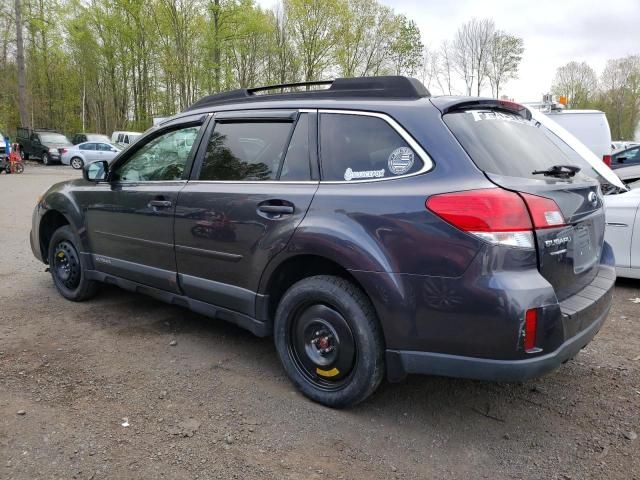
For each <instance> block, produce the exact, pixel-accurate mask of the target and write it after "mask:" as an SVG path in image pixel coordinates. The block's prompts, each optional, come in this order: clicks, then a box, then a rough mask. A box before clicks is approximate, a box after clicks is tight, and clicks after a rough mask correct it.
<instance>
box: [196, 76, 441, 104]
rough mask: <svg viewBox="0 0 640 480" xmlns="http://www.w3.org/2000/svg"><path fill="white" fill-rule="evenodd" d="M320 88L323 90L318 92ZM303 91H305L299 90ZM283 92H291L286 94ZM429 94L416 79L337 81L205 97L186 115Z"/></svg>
mask: <svg viewBox="0 0 640 480" xmlns="http://www.w3.org/2000/svg"><path fill="white" fill-rule="evenodd" d="M319 87H324V88H322V89H319ZM300 89H304V90H300ZM285 90H292V91H287V92H285ZM430 96H431V94H430V93H429V90H427V88H426V87H425V86H424V85H423V84H422V83H421V82H420V81H419V80H417V79H415V78H410V77H402V76H381V77H359V78H336V79H335V80H322V81H317V82H301V83H286V84H280V85H269V86H266V87H256V88H240V89H237V90H231V91H228V92H222V93H217V94H214V95H208V96H206V97H204V98H202V99H200V100H198V101H197V102H195V103H194V104H193V105H191V106H190V107H189V108H187V109H186V111H185V112H188V111H194V110H200V109H203V108H205V107H217V106H221V105H228V104H246V103H253V102H274V101H287V100H289V101H291V100H310V99H313V100H315V101H316V102H318V101H332V100H339V99H349V98H351V99H353V98H358V99H365V98H368V99H376V100H381V99H385V100H391V99H393V100H398V99H405V100H406V99H413V100H416V99H420V98H426V97H430Z"/></svg>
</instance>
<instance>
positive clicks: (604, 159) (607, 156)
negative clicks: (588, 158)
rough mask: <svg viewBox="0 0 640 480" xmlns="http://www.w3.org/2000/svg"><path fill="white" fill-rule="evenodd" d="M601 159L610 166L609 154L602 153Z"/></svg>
mask: <svg viewBox="0 0 640 480" xmlns="http://www.w3.org/2000/svg"><path fill="white" fill-rule="evenodd" d="M602 161H603V162H604V164H605V165H607V166H609V167H610V166H611V155H603V156H602Z"/></svg>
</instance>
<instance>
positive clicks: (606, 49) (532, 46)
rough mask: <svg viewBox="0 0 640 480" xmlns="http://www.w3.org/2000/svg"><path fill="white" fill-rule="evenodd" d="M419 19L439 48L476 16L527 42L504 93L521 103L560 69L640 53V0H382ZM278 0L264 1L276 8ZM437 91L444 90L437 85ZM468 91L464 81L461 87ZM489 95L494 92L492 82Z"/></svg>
mask: <svg viewBox="0 0 640 480" xmlns="http://www.w3.org/2000/svg"><path fill="white" fill-rule="evenodd" d="M379 1H381V3H383V4H384V5H387V6H389V7H391V8H393V9H394V11H395V12H396V13H403V14H405V15H407V16H408V17H409V18H411V19H413V20H414V21H415V22H416V23H417V24H418V27H419V28H420V31H421V33H422V41H423V43H425V45H428V46H429V47H431V48H437V47H438V45H440V43H441V42H442V41H443V40H449V39H451V38H453V36H454V34H455V31H456V30H457V29H458V27H459V26H460V25H461V24H463V23H464V22H466V21H468V20H470V19H471V18H473V17H477V18H493V20H494V21H495V23H496V27H497V28H498V29H500V30H504V31H506V32H508V33H511V34H513V35H517V36H519V37H521V38H522V39H523V40H524V46H525V52H524V56H523V59H522V63H521V65H520V70H519V75H518V79H516V80H511V81H510V82H508V83H507V84H506V85H505V86H504V87H503V88H502V93H503V94H506V95H508V96H509V97H511V98H513V99H515V100H516V101H520V102H525V101H536V100H541V99H542V95H543V94H544V93H547V92H548V91H549V90H550V87H551V83H552V82H553V77H554V75H555V72H556V69H557V68H558V67H560V66H562V65H564V64H566V63H567V62H569V61H572V60H576V61H579V62H581V61H585V62H587V63H588V64H589V65H591V67H592V68H594V69H595V71H596V73H597V74H598V75H599V74H600V73H601V72H602V70H603V69H604V67H605V64H606V62H607V60H608V59H611V58H620V57H624V56H626V55H631V54H638V55H640V0H422V1H420V0H379ZM277 2H278V0H258V3H259V4H260V5H262V6H263V7H272V6H273V5H275V4H276V3H277ZM431 89H432V90H433V92H432V93H434V94H438V93H442V92H439V91H438V89H437V86H435V85H434V86H432V87H431ZM458 90H459V91H458V93H463V92H464V90H465V88H464V84H462V85H459V86H458ZM484 93H485V94H489V93H490V90H489V87H488V84H487V87H486V92H484Z"/></svg>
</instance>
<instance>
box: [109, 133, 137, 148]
mask: <svg viewBox="0 0 640 480" xmlns="http://www.w3.org/2000/svg"><path fill="white" fill-rule="evenodd" d="M141 135H142V133H140V132H113V133H112V134H111V143H117V144H119V145H123V146H125V147H126V146H128V145H130V144H132V143H133V142H135V141H136V140H137V139H138V138H140V136H141Z"/></svg>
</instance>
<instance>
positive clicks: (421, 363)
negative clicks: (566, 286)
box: [386, 265, 616, 381]
mask: <svg viewBox="0 0 640 480" xmlns="http://www.w3.org/2000/svg"><path fill="white" fill-rule="evenodd" d="M615 279H616V276H615V270H614V269H613V267H612V266H609V265H601V267H600V270H599V273H598V275H597V276H596V277H595V278H594V280H593V281H592V282H591V284H589V285H588V286H586V287H585V288H584V289H583V290H581V291H580V292H578V293H577V294H576V295H574V296H572V297H569V298H567V299H566V300H564V301H562V302H560V303H559V305H558V306H559V307H560V308H559V312H558V314H559V315H558V316H559V317H561V318H557V322H559V323H560V324H561V325H562V331H563V332H564V333H563V334H564V338H565V340H564V342H563V343H561V344H560V345H559V346H558V347H557V348H555V349H554V350H553V351H551V352H549V353H544V352H542V353H540V354H535V356H532V357H530V358H518V359H492V358H480V357H469V356H462V355H450V354H446V353H435V352H421V351H410V350H398V349H388V350H387V351H386V360H387V375H388V377H389V380H391V381H398V380H401V379H402V378H404V377H405V376H406V375H407V374H410V373H418V374H425V375H441V376H447V377H460V378H473V379H478V380H490V381H522V380H527V379H529V378H533V377H538V376H540V375H543V374H545V373H548V372H550V371H552V370H554V369H556V368H558V367H559V366H560V365H561V364H562V363H564V362H566V361H567V360H569V359H571V358H573V357H575V356H576V355H577V354H578V352H579V351H580V350H581V349H583V348H584V347H585V346H586V345H587V344H588V343H589V342H590V341H591V340H592V339H593V337H595V335H596V334H597V333H598V331H599V330H600V328H601V327H602V325H603V324H604V322H605V319H606V318H607V315H608V314H609V310H610V308H611V302H612V299H613V289H614V285H615ZM556 311H557V310H556ZM525 355H526V354H525Z"/></svg>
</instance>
